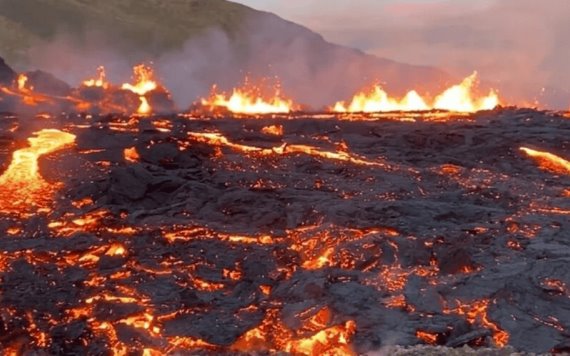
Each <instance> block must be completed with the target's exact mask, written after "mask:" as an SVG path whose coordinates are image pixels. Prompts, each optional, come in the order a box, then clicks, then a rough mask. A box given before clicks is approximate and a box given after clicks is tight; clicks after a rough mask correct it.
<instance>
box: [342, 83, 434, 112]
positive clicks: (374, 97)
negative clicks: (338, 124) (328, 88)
mask: <svg viewBox="0 0 570 356" xmlns="http://www.w3.org/2000/svg"><path fill="white" fill-rule="evenodd" d="M429 109H430V107H429V106H428V105H427V104H426V103H425V101H424V99H423V98H422V97H421V96H420V95H419V94H418V93H417V92H416V91H410V92H409V93H408V94H407V95H406V96H405V97H404V98H403V99H402V100H398V99H394V98H391V97H390V96H389V95H388V93H386V92H385V91H384V90H382V88H381V87H380V86H378V85H376V86H375V87H374V89H373V90H372V91H371V92H369V93H366V92H362V93H359V94H357V95H356V96H355V97H354V98H353V99H352V102H351V103H350V105H349V106H348V107H345V104H344V103H342V102H338V103H336V105H335V107H334V111H336V112H388V111H426V110H429Z"/></svg>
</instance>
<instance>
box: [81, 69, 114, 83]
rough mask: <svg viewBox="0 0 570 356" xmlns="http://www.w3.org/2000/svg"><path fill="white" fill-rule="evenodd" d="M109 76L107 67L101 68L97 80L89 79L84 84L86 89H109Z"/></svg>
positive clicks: (98, 70)
mask: <svg viewBox="0 0 570 356" xmlns="http://www.w3.org/2000/svg"><path fill="white" fill-rule="evenodd" d="M106 78H107V76H106V74H105V67H103V66H100V67H98V68H97V78H94V79H88V80H85V81H84V82H83V85H84V86H86V87H97V88H103V89H107V88H109V83H108V82H107V79H106Z"/></svg>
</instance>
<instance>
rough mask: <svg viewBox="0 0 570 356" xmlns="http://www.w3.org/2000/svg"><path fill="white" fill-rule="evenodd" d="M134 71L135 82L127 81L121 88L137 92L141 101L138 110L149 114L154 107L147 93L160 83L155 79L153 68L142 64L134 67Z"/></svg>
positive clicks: (143, 113)
mask: <svg viewBox="0 0 570 356" xmlns="http://www.w3.org/2000/svg"><path fill="white" fill-rule="evenodd" d="M133 73H134V75H133V79H134V84H129V83H125V84H123V85H122V86H121V89H123V90H129V91H131V92H133V93H135V94H137V95H138V96H139V99H140V101H141V104H140V106H139V108H138V110H137V112H138V113H139V114H142V115H145V114H149V113H150V112H151V111H152V107H151V106H150V104H149V102H148V99H147V98H146V97H145V95H146V94H147V93H149V92H151V91H153V90H156V89H157V88H158V83H157V82H156V81H155V80H154V72H153V70H152V68H150V67H147V66H145V65H144V64H140V65H138V66H135V67H134V68H133Z"/></svg>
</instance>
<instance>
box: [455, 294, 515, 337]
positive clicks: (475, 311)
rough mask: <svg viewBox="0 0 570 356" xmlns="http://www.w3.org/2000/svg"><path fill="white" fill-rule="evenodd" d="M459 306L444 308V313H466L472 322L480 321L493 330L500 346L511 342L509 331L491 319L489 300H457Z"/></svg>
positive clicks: (468, 319)
mask: <svg viewBox="0 0 570 356" xmlns="http://www.w3.org/2000/svg"><path fill="white" fill-rule="evenodd" d="M457 303H458V304H459V306H458V307H457V308H455V309H453V310H449V309H444V313H446V314H449V313H456V314H459V315H464V316H465V317H466V318H467V321H468V322H469V323H470V324H475V323H480V324H481V325H482V326H484V327H486V328H488V329H490V330H491V331H493V340H494V341H495V344H496V345H497V346H499V347H505V346H506V345H507V344H508V343H509V337H510V336H509V333H507V332H506V331H504V330H502V329H501V328H499V326H498V325H497V324H495V323H494V322H492V321H491V320H489V317H488V315H487V309H488V308H489V300H479V301H475V302H473V303H471V304H464V303H461V302H459V301H457Z"/></svg>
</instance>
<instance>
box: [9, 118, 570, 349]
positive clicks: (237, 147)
mask: <svg viewBox="0 0 570 356" xmlns="http://www.w3.org/2000/svg"><path fill="white" fill-rule="evenodd" d="M394 116H396V115H394ZM349 118H351V119H353V120H352V121H351V120H348V119H349ZM396 118H397V119H396ZM363 119H364V118H362V117H356V116H354V117H333V116H306V117H305V116H300V117H296V118H294V119H290V118H258V119H235V118H218V119H207V118H194V117H191V116H189V115H179V116H168V117H149V118H128V117H115V116H93V117H91V116H75V115H73V116H72V115H68V116H62V117H43V118H38V117H16V116H11V115H4V116H3V117H2V119H1V120H0V123H1V125H2V129H3V131H2V134H3V136H2V140H1V142H2V145H3V147H2V149H1V150H0V157H1V160H2V163H3V167H6V166H7V165H8V164H9V163H10V161H11V153H12V152H14V151H15V150H16V149H18V148H21V147H23V146H25V139H26V138H27V137H29V136H31V134H32V133H33V132H34V131H37V130H39V129H42V128H55V129H60V130H64V131H68V132H71V133H73V134H75V135H76V136H77V137H76V143H75V145H74V146H73V147H72V148H69V149H66V150H63V151H60V152H57V153H55V154H52V155H49V156H43V157H42V158H41V159H40V172H41V174H42V176H43V177H44V178H45V180H46V181H47V182H51V183H54V182H61V183H63V185H61V186H58V187H57V189H55V191H56V193H55V195H54V197H53V199H52V202H51V204H50V207H49V208H46V207H43V209H40V207H39V206H34V205H33V204H31V205H30V207H29V208H27V209H21V210H20V211H16V212H15V211H13V210H12V211H10V209H5V207H3V211H4V213H3V214H2V216H1V217H0V231H2V232H3V233H4V234H3V235H4V237H3V238H2V239H0V250H1V251H2V252H3V254H2V256H1V261H0V262H1V263H0V266H1V272H2V273H1V278H2V284H1V285H0V296H1V298H0V316H1V319H0V320H1V321H2V323H1V325H0V326H1V328H0V343H1V344H2V345H3V347H4V348H5V349H6V350H15V351H18V352H21V353H28V354H32V353H34V354H38V353H39V354H42V353H49V354H53V353H58V354H106V353H110V352H115V353H120V352H127V351H131V352H134V353H135V354H136V353H143V352H146V353H147V354H160V353H176V352H180V353H182V354H196V352H199V353H205V354H207V353H240V352H242V353H254V352H259V353H268V352H289V353H292V354H307V355H320V354H325V353H327V352H328V353H329V354H331V355H332V354H340V353H344V354H350V353H370V354H374V353H379V354H382V352H385V350H386V349H385V347H387V346H389V345H401V346H414V345H419V344H433V345H441V346H447V347H451V348H452V349H448V350H447V351H445V352H446V353H449V354H461V355H463V354H470V353H469V352H468V350H467V349H461V348H462V347H463V346H465V345H469V346H471V347H475V348H479V347H493V348H497V347H501V346H507V345H508V346H510V347H511V348H509V349H503V350H502V351H497V350H496V349H495V351H493V352H492V353H485V352H491V351H486V350H481V351H480V354H498V355H502V354H510V353H513V352H515V350H516V351H520V352H534V353H545V352H549V351H559V352H562V351H569V350H570V333H569V327H570V291H569V290H568V287H567V286H568V285H569V284H570V275H569V274H568V272H567V271H568V269H569V267H570V242H569V241H570V240H569V239H568V231H570V200H569V197H570V191H569V189H570V186H569V184H570V175H569V174H567V173H565V172H564V170H563V169H553V168H552V167H550V170H545V169H543V168H544V167H545V163H544V162H542V163H541V162H539V161H537V160H535V159H532V158H531V157H529V156H528V155H527V154H526V153H525V152H523V151H521V150H520V147H522V146H524V147H528V148H533V149H536V150H541V151H548V152H551V153H554V154H556V155H558V156H560V157H563V158H566V159H568V158H570V142H569V137H570V136H569V135H568V133H569V132H570V131H569V130H570V121H569V120H568V119H567V118H564V117H562V116H558V115H554V114H549V113H544V112H536V111H531V110H497V111H495V112H488V113H479V114H475V115H472V116H468V117H450V118H439V119H437V120H435V119H428V118H422V117H419V116H418V117H415V118H412V117H407V118H406V117H403V116H398V117H395V118H394V119H389V118H378V119H374V120H372V119H373V118H370V117H369V118H367V119H370V120H363ZM541 165H542V168H541ZM2 189H3V190H5V191H9V190H10V189H11V188H10V187H9V186H4V187H2ZM382 350H384V351H382ZM419 350H420V351H419V352H420V353H419V354H429V353H427V349H419ZM430 350H431V351H430V352H432V353H431V354H440V351H441V352H443V351H442V350H443V349H439V348H436V349H430ZM453 350H455V351H453ZM396 351H397V352H396ZM396 351H394V352H396V353H391V352H390V354H401V355H408V354H413V353H412V352H416V353H415V354H418V353H417V352H418V349H415V350H414V351H411V350H407V351H406V350H404V349H401V348H400V349H398V350H396Z"/></svg>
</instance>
